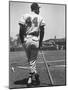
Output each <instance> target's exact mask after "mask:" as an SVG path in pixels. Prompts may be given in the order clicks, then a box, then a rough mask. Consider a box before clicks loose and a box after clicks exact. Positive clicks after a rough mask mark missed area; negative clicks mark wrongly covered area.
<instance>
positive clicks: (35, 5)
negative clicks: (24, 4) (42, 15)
mask: <svg viewBox="0 0 68 90" xmlns="http://www.w3.org/2000/svg"><path fill="white" fill-rule="evenodd" d="M37 8H40V6H39V5H38V3H35V2H34V3H32V5H31V9H32V10H34V9H37Z"/></svg>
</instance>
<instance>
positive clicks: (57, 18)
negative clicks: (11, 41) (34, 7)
mask: <svg viewBox="0 0 68 90" xmlns="http://www.w3.org/2000/svg"><path fill="white" fill-rule="evenodd" d="M30 5H31V3H24V2H10V36H11V37H13V38H16V35H17V34H18V33H19V25H18V22H19V21H20V18H21V17H22V16H23V15H24V14H27V13H30V12H31V9H30ZM39 6H40V7H41V8H40V14H39V15H40V16H41V17H43V18H44V19H45V23H46V27H45V34H44V40H47V39H51V38H54V37H55V36H56V38H64V37H65V5H56V4H39Z"/></svg>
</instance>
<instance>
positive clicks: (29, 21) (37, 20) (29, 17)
mask: <svg viewBox="0 0 68 90" xmlns="http://www.w3.org/2000/svg"><path fill="white" fill-rule="evenodd" d="M20 23H21V24H24V25H26V27H27V28H26V37H25V41H26V40H28V41H29V42H32V40H35V41H39V38H40V34H39V32H40V26H42V25H44V26H45V21H44V19H43V18H42V17H41V16H40V15H38V14H35V13H32V14H25V15H24V16H22V18H21V20H20ZM34 33H35V35H32V34H34ZM28 41H27V42H28ZM34 43H35V42H34Z"/></svg>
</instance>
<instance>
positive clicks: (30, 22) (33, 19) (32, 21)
mask: <svg viewBox="0 0 68 90" xmlns="http://www.w3.org/2000/svg"><path fill="white" fill-rule="evenodd" d="M20 23H21V24H25V25H26V27H27V30H26V36H25V38H24V41H25V43H24V44H23V45H24V48H25V51H26V54H27V58H28V62H29V65H30V68H31V72H32V73H33V72H35V73H36V72H37V70H36V59H37V54H38V47H39V39H40V34H39V32H40V26H42V25H45V21H44V20H43V19H42V18H41V17H40V16H39V15H38V14H35V13H32V14H25V15H24V16H23V17H22V18H21V20H20ZM34 32H35V33H37V34H38V35H32V33H34Z"/></svg>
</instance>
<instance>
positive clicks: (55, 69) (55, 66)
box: [9, 50, 66, 88]
mask: <svg viewBox="0 0 68 90" xmlns="http://www.w3.org/2000/svg"><path fill="white" fill-rule="evenodd" d="M43 54H44V59H43V57H42V54H41V52H39V54H38V59H37V70H38V73H39V75H40V81H41V83H40V87H43V86H51V81H50V78H49V74H48V72H47V66H46V64H45V63H47V65H48V68H49V72H50V74H51V77H52V80H53V82H54V84H53V85H54V86H56V85H59V86H62V85H66V60H65V51H64V50H60V51H59V50H57V51H43ZM45 61H46V62H45ZM12 65H13V66H23V67H24V66H28V62H27V58H26V54H25V52H24V51H21V52H9V87H10V88H25V87H26V85H25V84H23V83H22V82H21V81H22V80H23V79H24V78H27V77H28V73H29V70H27V69H22V68H16V69H15V72H12V70H11V66H12ZM15 81H20V83H18V84H15V83H14V82H15Z"/></svg>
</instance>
